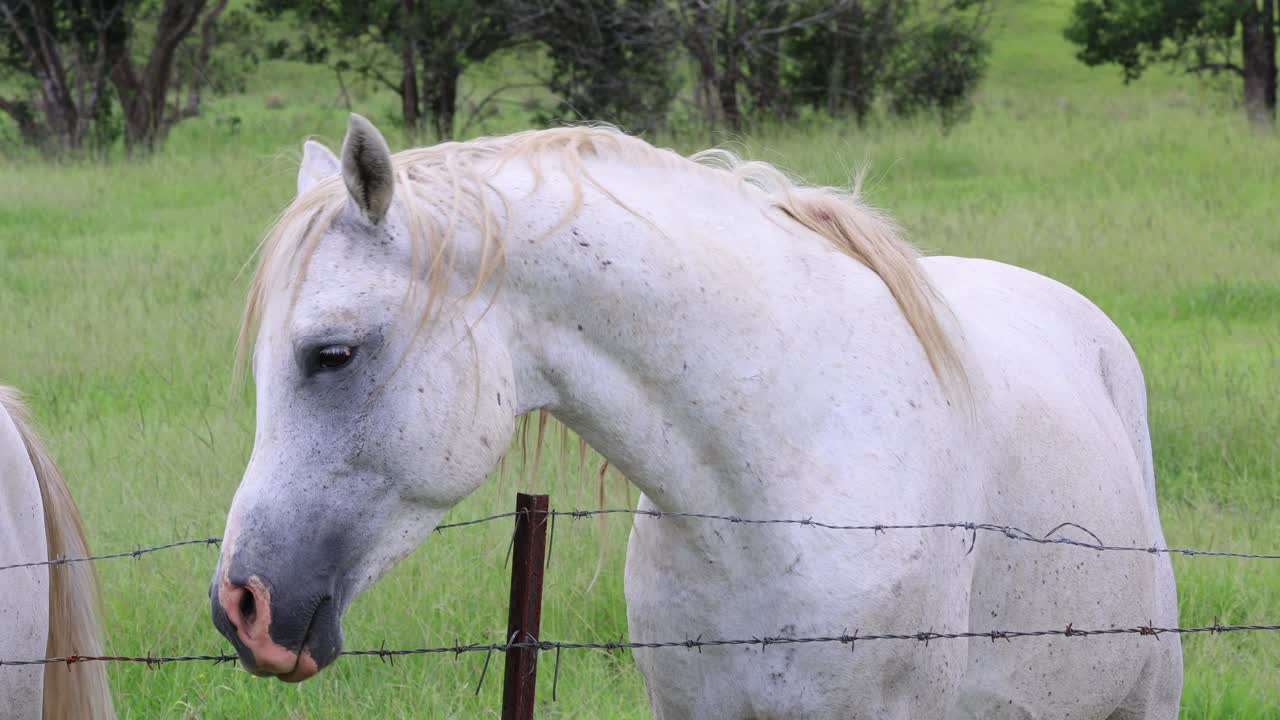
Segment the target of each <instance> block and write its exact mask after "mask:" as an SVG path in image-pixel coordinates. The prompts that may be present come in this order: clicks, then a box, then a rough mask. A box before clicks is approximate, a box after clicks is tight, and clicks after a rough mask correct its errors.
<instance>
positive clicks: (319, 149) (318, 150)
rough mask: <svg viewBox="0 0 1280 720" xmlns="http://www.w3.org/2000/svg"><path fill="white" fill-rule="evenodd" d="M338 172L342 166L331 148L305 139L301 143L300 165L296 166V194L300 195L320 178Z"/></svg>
mask: <svg viewBox="0 0 1280 720" xmlns="http://www.w3.org/2000/svg"><path fill="white" fill-rule="evenodd" d="M340 172H342V166H341V165H340V164H339V163H338V156H337V155H334V154H333V151H332V150H330V149H329V148H327V147H325V146H324V145H321V144H320V143H318V142H316V141H315V140H308V141H306V142H305V143H303V145H302V165H301V166H299V167H298V194H299V195H301V194H302V193H304V192H306V191H308V190H310V189H311V187H312V186H313V185H315V184H316V183H318V182H320V181H321V180H323V179H325V178H327V177H329V176H330V175H337V174H338V173H340Z"/></svg>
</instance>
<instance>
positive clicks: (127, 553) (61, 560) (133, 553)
mask: <svg viewBox="0 0 1280 720" xmlns="http://www.w3.org/2000/svg"><path fill="white" fill-rule="evenodd" d="M221 542H222V538H204V539H194V540H178V541H177V542H171V543H165V544H163V545H152V546H151V547H140V548H135V549H133V550H124V551H122V552H113V553H107V554H105V555H90V556H88V557H56V558H53V559H51V560H36V561H34V562H24V563H15V564H13V565H0V570H16V569H18V568H29V567H41V566H44V565H69V564H71V563H82V562H94V561H96V560H111V559H114V558H122V557H135V558H136V557H138V556H140V555H146V554H147V553H153V552H158V551H160V550H168V549H170V548H176V547H182V546H184V545H218V544H220V543H221Z"/></svg>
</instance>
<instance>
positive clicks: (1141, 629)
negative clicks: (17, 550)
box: [0, 493, 1280, 718]
mask: <svg viewBox="0 0 1280 720" xmlns="http://www.w3.org/2000/svg"><path fill="white" fill-rule="evenodd" d="M547 502H548V501H547V496H545V495H525V494H523V493H521V494H520V495H519V496H518V503H517V509H516V510H515V511H513V512H504V513H497V514H494V515H489V516H486V517H481V518H476V519H473V520H465V521H460V522H453V523H445V524H442V525H439V526H438V527H436V528H435V532H437V533H439V532H445V531H449V530H457V529H460V528H466V527H472V526H477V525H482V524H488V523H493V522H499V521H503V520H509V521H514V522H513V525H514V528H513V533H512V539H511V545H510V546H509V548H508V554H507V557H508V562H510V561H511V558H512V556H513V554H514V556H515V564H514V565H513V592H512V601H511V607H510V608H509V610H510V618H509V628H508V631H509V635H508V638H507V640H506V641H505V642H490V643H466V644H464V643H461V642H457V643H455V644H453V645H442V646H435V647H417V648H392V649H388V648H386V647H382V648H377V649H367V650H344V651H342V652H340V653H339V655H340V656H346V657H372V658H378V659H380V660H383V661H394V659H395V658H398V657H405V656H416V655H436V654H440V655H454V656H460V655H464V654H468V653H485V655H486V657H485V661H484V666H483V668H482V670H481V673H480V680H479V682H478V683H477V686H476V690H475V692H476V694H479V692H480V690H481V688H482V687H483V683H484V678H485V676H486V674H487V672H488V667H489V660H490V658H491V657H492V655H493V653H495V652H498V653H503V654H505V655H506V656H507V658H508V672H507V688H506V690H507V692H504V710H505V709H506V708H507V707H508V703H509V702H518V703H519V704H521V705H522V706H525V707H527V710H526V711H524V712H514V713H507V712H504V717H519V718H529V717H532V700H533V690H534V684H533V683H534V682H535V681H536V672H535V671H536V658H537V655H538V654H539V653H547V652H552V653H554V654H555V670H554V677H555V681H554V682H553V686H552V697H553V698H554V697H555V694H556V685H557V684H558V681H559V675H560V653H561V652H562V651H564V650H605V651H607V652H614V651H621V650H636V649H646V650H650V649H685V650H688V651H699V652H701V651H702V650H703V649H705V648H718V647H734V646H758V647H759V648H760V649H761V650H763V649H765V648H767V647H769V646H771V645H831V644H840V645H846V646H848V647H849V648H850V650H851V651H856V648H857V644H858V643H866V642H914V643H923V644H925V645H926V646H927V645H928V644H929V643H930V642H933V641H947V640H989V641H991V642H993V643H994V642H997V641H1006V642H1012V641H1013V640H1019V639H1027V638H1043V637H1062V638H1086V637H1094V636H1108V635H1111V636H1114V635H1137V636H1147V637H1153V638H1155V639H1159V637H1160V636H1161V635H1166V634H1168V635H1193V634H1219V633H1231V632H1278V631H1280V624H1221V623H1217V622H1215V623H1214V624H1212V625H1202V626H1190V627H1161V626H1157V625H1155V624H1147V625H1137V626H1133V627H1112V628H1076V627H1074V626H1073V624H1072V623H1068V624H1067V625H1066V626H1065V627H1063V628H1051V629H1038V630H1015V629H989V630H983V631H972V630H968V631H960V632H935V631H934V630H933V629H929V630H921V631H916V632H906V633H886V632H876V633H863V632H862V631H861V630H860V629H855V630H854V631H853V633H852V634H851V633H849V631H848V629H847V628H845V629H842V630H841V631H840V632H838V633H832V634H828V635H816V636H790V635H769V634H760V635H756V636H752V637H743V638H704V637H703V635H701V634H699V635H697V636H696V637H684V638H681V639H675V638H672V639H668V640H659V641H648V642H627V641H622V640H618V641H613V640H605V641H566V640H546V639H540V638H539V637H538V632H537V630H538V620H539V618H540V613H541V596H542V592H541V582H542V576H541V574H542V571H543V570H544V569H545V568H546V567H547V566H548V565H549V564H550V560H551V552H552V550H553V548H554V541H555V526H556V520H557V519H558V518H565V519H569V520H581V519H586V518H594V517H601V516H611V515H623V516H632V517H635V518H640V517H644V518H651V519H655V520H677V519H682V520H692V521H703V522H718V523H729V524H734V525H745V526H766V525H771V526H798V527H805V528H812V529H814V530H815V531H833V532H864V533H868V532H869V533H872V534H873V535H879V534H883V533H889V532H907V531H927V530H952V531H962V532H964V533H966V534H967V536H968V543H967V544H968V549H967V550H966V554H968V553H972V552H973V550H974V548H975V547H976V545H977V542H978V538H979V536H980V534H982V535H992V536H995V537H996V538H997V539H1002V540H1008V541H1014V542H1027V543H1033V544H1036V545H1064V546H1069V547H1075V548H1080V549H1082V550H1092V551H1095V552H1126V553H1135V552H1137V553H1148V554H1168V555H1181V556H1185V557H1200V556H1202V557H1220V558H1221V557H1225V558H1240V559H1249V560H1280V553H1250V552H1238V551H1229V550H1209V549H1197V548H1183V547H1165V546H1160V545H1155V544H1152V545H1145V546H1144V545H1111V544H1107V543H1104V542H1103V541H1102V540H1101V538H1099V537H1098V536H1097V535H1096V534H1095V533H1093V532H1092V531H1090V530H1089V529H1088V528H1086V527H1085V526H1083V525H1081V524H1079V523H1075V522H1063V523H1060V524H1058V525H1057V526H1055V527H1054V528H1052V529H1051V530H1049V531H1048V532H1047V533H1045V534H1043V535H1037V534H1033V533H1031V532H1028V531H1026V530H1023V529H1021V528H1018V527H1014V526H1012V525H1000V524H995V523H990V522H970V521H951V522H934V523H912V524H902V523H871V524H839V523H832V522H825V521H819V520H815V519H813V518H812V517H805V518H750V517H742V516H737V515H723V514H712V513H699V512H671V511H662V510H645V509H631V508H601V509H595V510H577V509H571V510H555V509H549V508H548V507H547ZM536 518H541V519H542V521H541V522H529V521H530V520H533V519H536ZM548 528H549V530H550V540H547V538H546V534H547V531H548ZM1071 530H1074V531H1078V533H1079V534H1082V535H1087V536H1088V538H1089V540H1083V539H1079V538H1073V537H1067V536H1066V535H1064V534H1063V532H1064V531H1071ZM221 542H222V539H221V538H217V537H210V538H193V539H188V540H178V541H175V542H169V543H164V544H161V545H153V546H148V547H137V548H134V549H133V550H126V551H120V552H112V553H106V554H101V555H92V556H87V557H55V558H50V559H46V560H35V561H29V562H22V563H14V564H9V565H0V572H3V571H9V570H18V569H22V568H33V567H42V566H49V567H56V566H59V565H66V564H71V563H82V562H97V561H102V560H111V559H117V558H138V557H141V556H143V555H147V554H150V553H155V552H160V551H164V550H172V549H176V548H181V547H188V546H195V545H203V546H219V545H220V543H221ZM531 572H536V575H537V577H536V587H531V586H528V581H529V579H530V578H529V577H525V578H524V579H523V581H522V580H521V579H520V578H517V575H518V574H520V573H524V574H525V575H526V576H528V575H529V573H531ZM517 585H523V587H519V588H517ZM535 597H536V601H534V602H533V603H532V604H533V605H536V607H530V601H532V600H534V598H535ZM517 604H522V607H523V614H519V613H517ZM530 612H532V616H530V615H529V613H530ZM517 615H520V616H519V617H517ZM531 622H532V625H530V623H531ZM236 659H237V656H236V655H235V654H233V653H221V654H187V655H155V654H151V653H148V654H147V655H100V656H99V655H69V656H65V657H51V658H31V659H22V658H4V657H0V672H2V671H3V668H4V667H6V666H31V665H53V664H65V665H67V666H71V665H75V664H78V663H85V662H113V663H139V664H144V665H146V666H147V667H149V668H154V667H158V666H161V665H166V664H170V663H182V662H211V663H214V664H218V663H229V662H232V661H234V660H236ZM513 664H514V665H516V666H517V669H516V671H515V672H514V673H513V670H512V666H513ZM513 675H514V677H513ZM513 683H514V684H515V687H514V690H513ZM513 693H514V695H513V697H512V698H509V697H508V695H512V694H513ZM512 707H514V705H513V706H512Z"/></svg>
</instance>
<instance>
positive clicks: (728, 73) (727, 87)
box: [720, 0, 746, 130]
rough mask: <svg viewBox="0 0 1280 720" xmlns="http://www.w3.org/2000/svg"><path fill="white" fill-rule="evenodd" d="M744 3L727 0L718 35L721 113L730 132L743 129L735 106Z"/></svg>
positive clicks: (740, 57)
mask: <svg viewBox="0 0 1280 720" xmlns="http://www.w3.org/2000/svg"><path fill="white" fill-rule="evenodd" d="M744 2H746V0H729V5H730V7H729V9H728V11H727V12H725V14H724V24H723V26H722V28H723V29H722V31H721V34H720V112H721V113H722V114H723V116H724V122H725V124H726V125H728V126H729V128H730V129H731V130H740V129H741V128H742V110H741V108H739V107H738V81H739V80H740V79H741V78H742V52H741V51H742V38H741V35H742V33H744V32H745V31H746V22H745V20H746V18H745V14H744V13H743V9H742V5H743V3H744Z"/></svg>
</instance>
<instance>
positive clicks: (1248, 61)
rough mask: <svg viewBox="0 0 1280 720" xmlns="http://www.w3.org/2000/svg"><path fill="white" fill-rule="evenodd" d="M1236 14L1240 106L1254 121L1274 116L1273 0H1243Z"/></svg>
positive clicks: (1265, 123)
mask: <svg viewBox="0 0 1280 720" xmlns="http://www.w3.org/2000/svg"><path fill="white" fill-rule="evenodd" d="M1246 7H1247V9H1246V10H1245V12H1244V15H1243V16H1242V17H1241V18H1240V30H1241V36H1242V43H1241V44H1242V50H1243V56H1244V68H1243V70H1244V71H1243V73H1242V74H1243V75H1244V108H1245V112H1246V113H1248V115H1249V120H1250V121H1252V122H1253V123H1254V124H1255V125H1259V126H1265V127H1270V126H1271V125H1273V124H1274V123H1275V119H1276V24H1275V21H1276V0H1262V4H1261V7H1259V6H1258V3H1257V1H1256V0H1247V3H1246Z"/></svg>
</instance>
